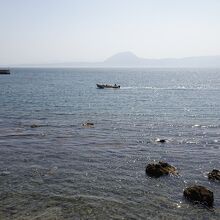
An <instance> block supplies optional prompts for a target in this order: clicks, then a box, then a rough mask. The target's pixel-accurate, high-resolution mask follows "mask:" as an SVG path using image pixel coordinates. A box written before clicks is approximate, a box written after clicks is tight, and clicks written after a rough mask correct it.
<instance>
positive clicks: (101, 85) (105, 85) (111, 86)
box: [96, 84, 120, 89]
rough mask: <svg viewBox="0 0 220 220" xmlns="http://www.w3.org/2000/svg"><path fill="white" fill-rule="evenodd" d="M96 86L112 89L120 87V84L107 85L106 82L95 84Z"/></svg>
mask: <svg viewBox="0 0 220 220" xmlns="http://www.w3.org/2000/svg"><path fill="white" fill-rule="evenodd" d="M96 85H97V87H98V88H99V89H104V88H112V89H120V86H119V85H116V84H115V85H108V84H96Z"/></svg>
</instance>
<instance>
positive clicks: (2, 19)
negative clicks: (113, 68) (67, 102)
mask: <svg viewBox="0 0 220 220" xmlns="http://www.w3.org/2000/svg"><path fill="white" fill-rule="evenodd" d="M0 31H1V33H0V64H4V65H5V64H19V63H39V62H43V63H44V62H63V61H99V60H100V61H101V60H104V59H105V58H107V57H108V56H111V55H113V54H114V53H117V52H122V51H132V52H134V53H135V54H136V55H137V56H140V57H145V58H165V57H185V56H198V55H199V56H202V55H220V0H0Z"/></svg>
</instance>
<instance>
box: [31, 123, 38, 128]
mask: <svg viewBox="0 0 220 220" xmlns="http://www.w3.org/2000/svg"><path fill="white" fill-rule="evenodd" d="M38 127H40V125H36V124H32V125H31V128H38Z"/></svg>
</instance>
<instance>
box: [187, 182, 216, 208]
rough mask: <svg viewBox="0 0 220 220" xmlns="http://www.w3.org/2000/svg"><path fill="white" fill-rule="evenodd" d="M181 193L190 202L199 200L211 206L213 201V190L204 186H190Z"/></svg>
mask: <svg viewBox="0 0 220 220" xmlns="http://www.w3.org/2000/svg"><path fill="white" fill-rule="evenodd" d="M183 195H184V196H185V197H186V198H187V199H189V200H190V201H192V202H199V203H201V204H204V205H206V206H209V207H212V206H213V202H214V196H213V192H212V191H210V190H208V189H207V188H206V187H204V186H198V185H195V186H192V187H188V188H186V189H185V190H184V192H183Z"/></svg>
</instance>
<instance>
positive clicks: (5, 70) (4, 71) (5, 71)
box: [0, 69, 10, 75]
mask: <svg viewBox="0 0 220 220" xmlns="http://www.w3.org/2000/svg"><path fill="white" fill-rule="evenodd" d="M1 74H10V70H9V69H0V75H1Z"/></svg>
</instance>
